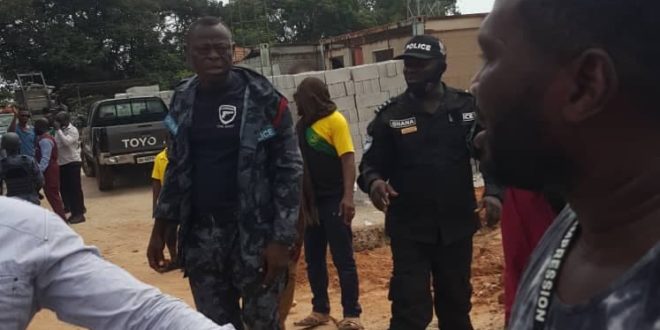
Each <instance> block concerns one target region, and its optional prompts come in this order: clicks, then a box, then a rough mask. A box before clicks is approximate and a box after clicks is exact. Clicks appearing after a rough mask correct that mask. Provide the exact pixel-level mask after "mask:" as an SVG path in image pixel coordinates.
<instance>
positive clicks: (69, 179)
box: [60, 162, 85, 216]
mask: <svg viewBox="0 0 660 330" xmlns="http://www.w3.org/2000/svg"><path fill="white" fill-rule="evenodd" d="M80 166H81V163H80V162H73V163H69V164H66V165H62V166H60V194H61V195H62V202H63V203H64V208H65V209H68V210H69V211H70V212H71V215H72V216H77V215H83V214H85V199H84V197H83V192H82V186H81V183H80Z"/></svg>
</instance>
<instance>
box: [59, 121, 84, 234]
mask: <svg viewBox="0 0 660 330" xmlns="http://www.w3.org/2000/svg"><path fill="white" fill-rule="evenodd" d="M53 129H54V131H55V142H56V143H57V150H58V158H57V163H58V165H59V166H60V193H61V196H62V201H63V202H64V209H65V210H68V211H70V212H71V216H70V217H69V218H68V219H67V222H68V223H71V224H77V223H82V222H85V197H84V195H83V191H82V184H81V182H80V167H81V166H82V160H81V158H80V140H79V133H78V129H77V128H76V127H75V126H73V125H72V124H71V117H70V116H69V113H68V112H64V111H62V112H59V113H57V115H55V120H54V121H53Z"/></svg>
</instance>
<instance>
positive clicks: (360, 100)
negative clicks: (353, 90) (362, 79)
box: [355, 92, 389, 122]
mask: <svg viewBox="0 0 660 330" xmlns="http://www.w3.org/2000/svg"><path fill="white" fill-rule="evenodd" d="M388 99H389V94H388V93H386V92H380V93H378V94H366V95H356V96H355V104H356V106H357V108H358V119H359V121H360V122H371V121H372V120H373V119H374V118H375V117H376V113H375V111H376V109H378V107H379V106H380V105H382V104H383V103H385V102H386V101H387V100H388Z"/></svg>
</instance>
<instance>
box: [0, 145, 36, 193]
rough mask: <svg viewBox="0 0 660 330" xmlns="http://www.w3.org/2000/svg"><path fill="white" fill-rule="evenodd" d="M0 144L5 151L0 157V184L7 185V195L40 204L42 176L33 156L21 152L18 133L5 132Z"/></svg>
mask: <svg viewBox="0 0 660 330" xmlns="http://www.w3.org/2000/svg"><path fill="white" fill-rule="evenodd" d="M0 146H1V149H3V150H4V151H5V152H6V153H7V157H5V158H2V159H0V186H1V185H2V184H3V183H4V184H5V185H6V186H7V197H16V198H20V199H23V200H26V201H28V202H30V203H32V204H36V205H39V204H41V203H40V202H39V190H41V187H43V186H44V177H43V175H42V174H41V171H39V166H38V165H37V163H36V162H35V161H34V158H32V157H30V156H28V155H22V154H21V139H20V138H19V136H18V134H16V133H12V132H8V133H5V134H4V135H3V136H2V142H1V143H0ZM0 190H1V189H0Z"/></svg>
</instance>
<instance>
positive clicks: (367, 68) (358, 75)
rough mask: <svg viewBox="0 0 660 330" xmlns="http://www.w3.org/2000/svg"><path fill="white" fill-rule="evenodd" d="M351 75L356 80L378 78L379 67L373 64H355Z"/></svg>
mask: <svg viewBox="0 0 660 330" xmlns="http://www.w3.org/2000/svg"><path fill="white" fill-rule="evenodd" d="M351 76H352V77H353V81H355V82H358V81H365V80H372V79H378V77H379V76H378V67H377V65H373V64H366V65H359V66H354V67H352V68H351Z"/></svg>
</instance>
